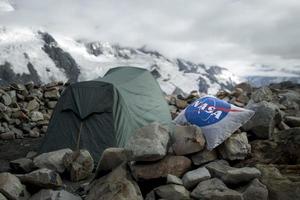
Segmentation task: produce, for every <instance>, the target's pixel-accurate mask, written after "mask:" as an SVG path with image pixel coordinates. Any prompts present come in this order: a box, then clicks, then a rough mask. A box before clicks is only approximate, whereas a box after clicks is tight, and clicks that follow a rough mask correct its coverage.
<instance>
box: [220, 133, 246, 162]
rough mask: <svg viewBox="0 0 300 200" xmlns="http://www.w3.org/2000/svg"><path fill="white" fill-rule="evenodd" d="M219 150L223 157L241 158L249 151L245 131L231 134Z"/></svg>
mask: <svg viewBox="0 0 300 200" xmlns="http://www.w3.org/2000/svg"><path fill="white" fill-rule="evenodd" d="M219 152H220V153H221V155H222V157H223V158H224V159H229V160H243V159H245V158H246V157H247V155H248V154H249V153H250V152H251V145H250V144H249V143H248V138H247V133H246V132H243V133H235V134H233V135H231V136H230V137H229V138H228V139H227V140H225V142H224V143H223V144H222V145H221V146H220V147H219Z"/></svg>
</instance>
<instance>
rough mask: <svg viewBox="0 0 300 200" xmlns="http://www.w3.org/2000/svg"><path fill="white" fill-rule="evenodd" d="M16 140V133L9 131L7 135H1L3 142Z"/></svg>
mask: <svg viewBox="0 0 300 200" xmlns="http://www.w3.org/2000/svg"><path fill="white" fill-rule="evenodd" d="M15 138H16V136H15V133H14V132H12V131H8V132H6V133H1V134H0V139H2V140H13V139H15Z"/></svg>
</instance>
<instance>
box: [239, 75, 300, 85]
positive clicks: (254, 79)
mask: <svg viewBox="0 0 300 200" xmlns="http://www.w3.org/2000/svg"><path fill="white" fill-rule="evenodd" d="M245 79H246V80H247V82H249V83H250V84H251V85H252V86H254V87H262V86H266V85H270V84H271V83H281V82H285V81H290V82H293V83H299V84H300V76H247V77H245Z"/></svg>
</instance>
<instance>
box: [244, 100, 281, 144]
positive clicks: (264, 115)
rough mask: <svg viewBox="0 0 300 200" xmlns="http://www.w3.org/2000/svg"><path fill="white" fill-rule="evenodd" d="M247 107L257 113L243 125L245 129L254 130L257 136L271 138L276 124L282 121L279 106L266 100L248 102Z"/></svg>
mask: <svg viewBox="0 0 300 200" xmlns="http://www.w3.org/2000/svg"><path fill="white" fill-rule="evenodd" d="M246 108H247V109H250V110H253V111H255V114H254V116H253V117H252V118H251V119H250V120H249V121H248V122H247V123H246V124H244V125H243V129H244V130H245V131H251V132H253V133H254V134H255V136H256V137H257V138H261V139H268V138H271V136H272V133H273V131H274V127H275V125H276V124H279V123H280V121H281V119H280V118H281V114H280V111H279V108H278V107H277V106H276V105H275V104H273V103H269V102H266V101H262V102H260V103H254V104H248V105H247V106H246Z"/></svg>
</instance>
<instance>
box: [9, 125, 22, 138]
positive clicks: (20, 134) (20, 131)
mask: <svg viewBox="0 0 300 200" xmlns="http://www.w3.org/2000/svg"><path fill="white" fill-rule="evenodd" d="M11 131H12V132H14V134H15V136H16V138H17V139H20V138H23V131H22V130H20V129H17V128H15V127H12V128H11Z"/></svg>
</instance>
